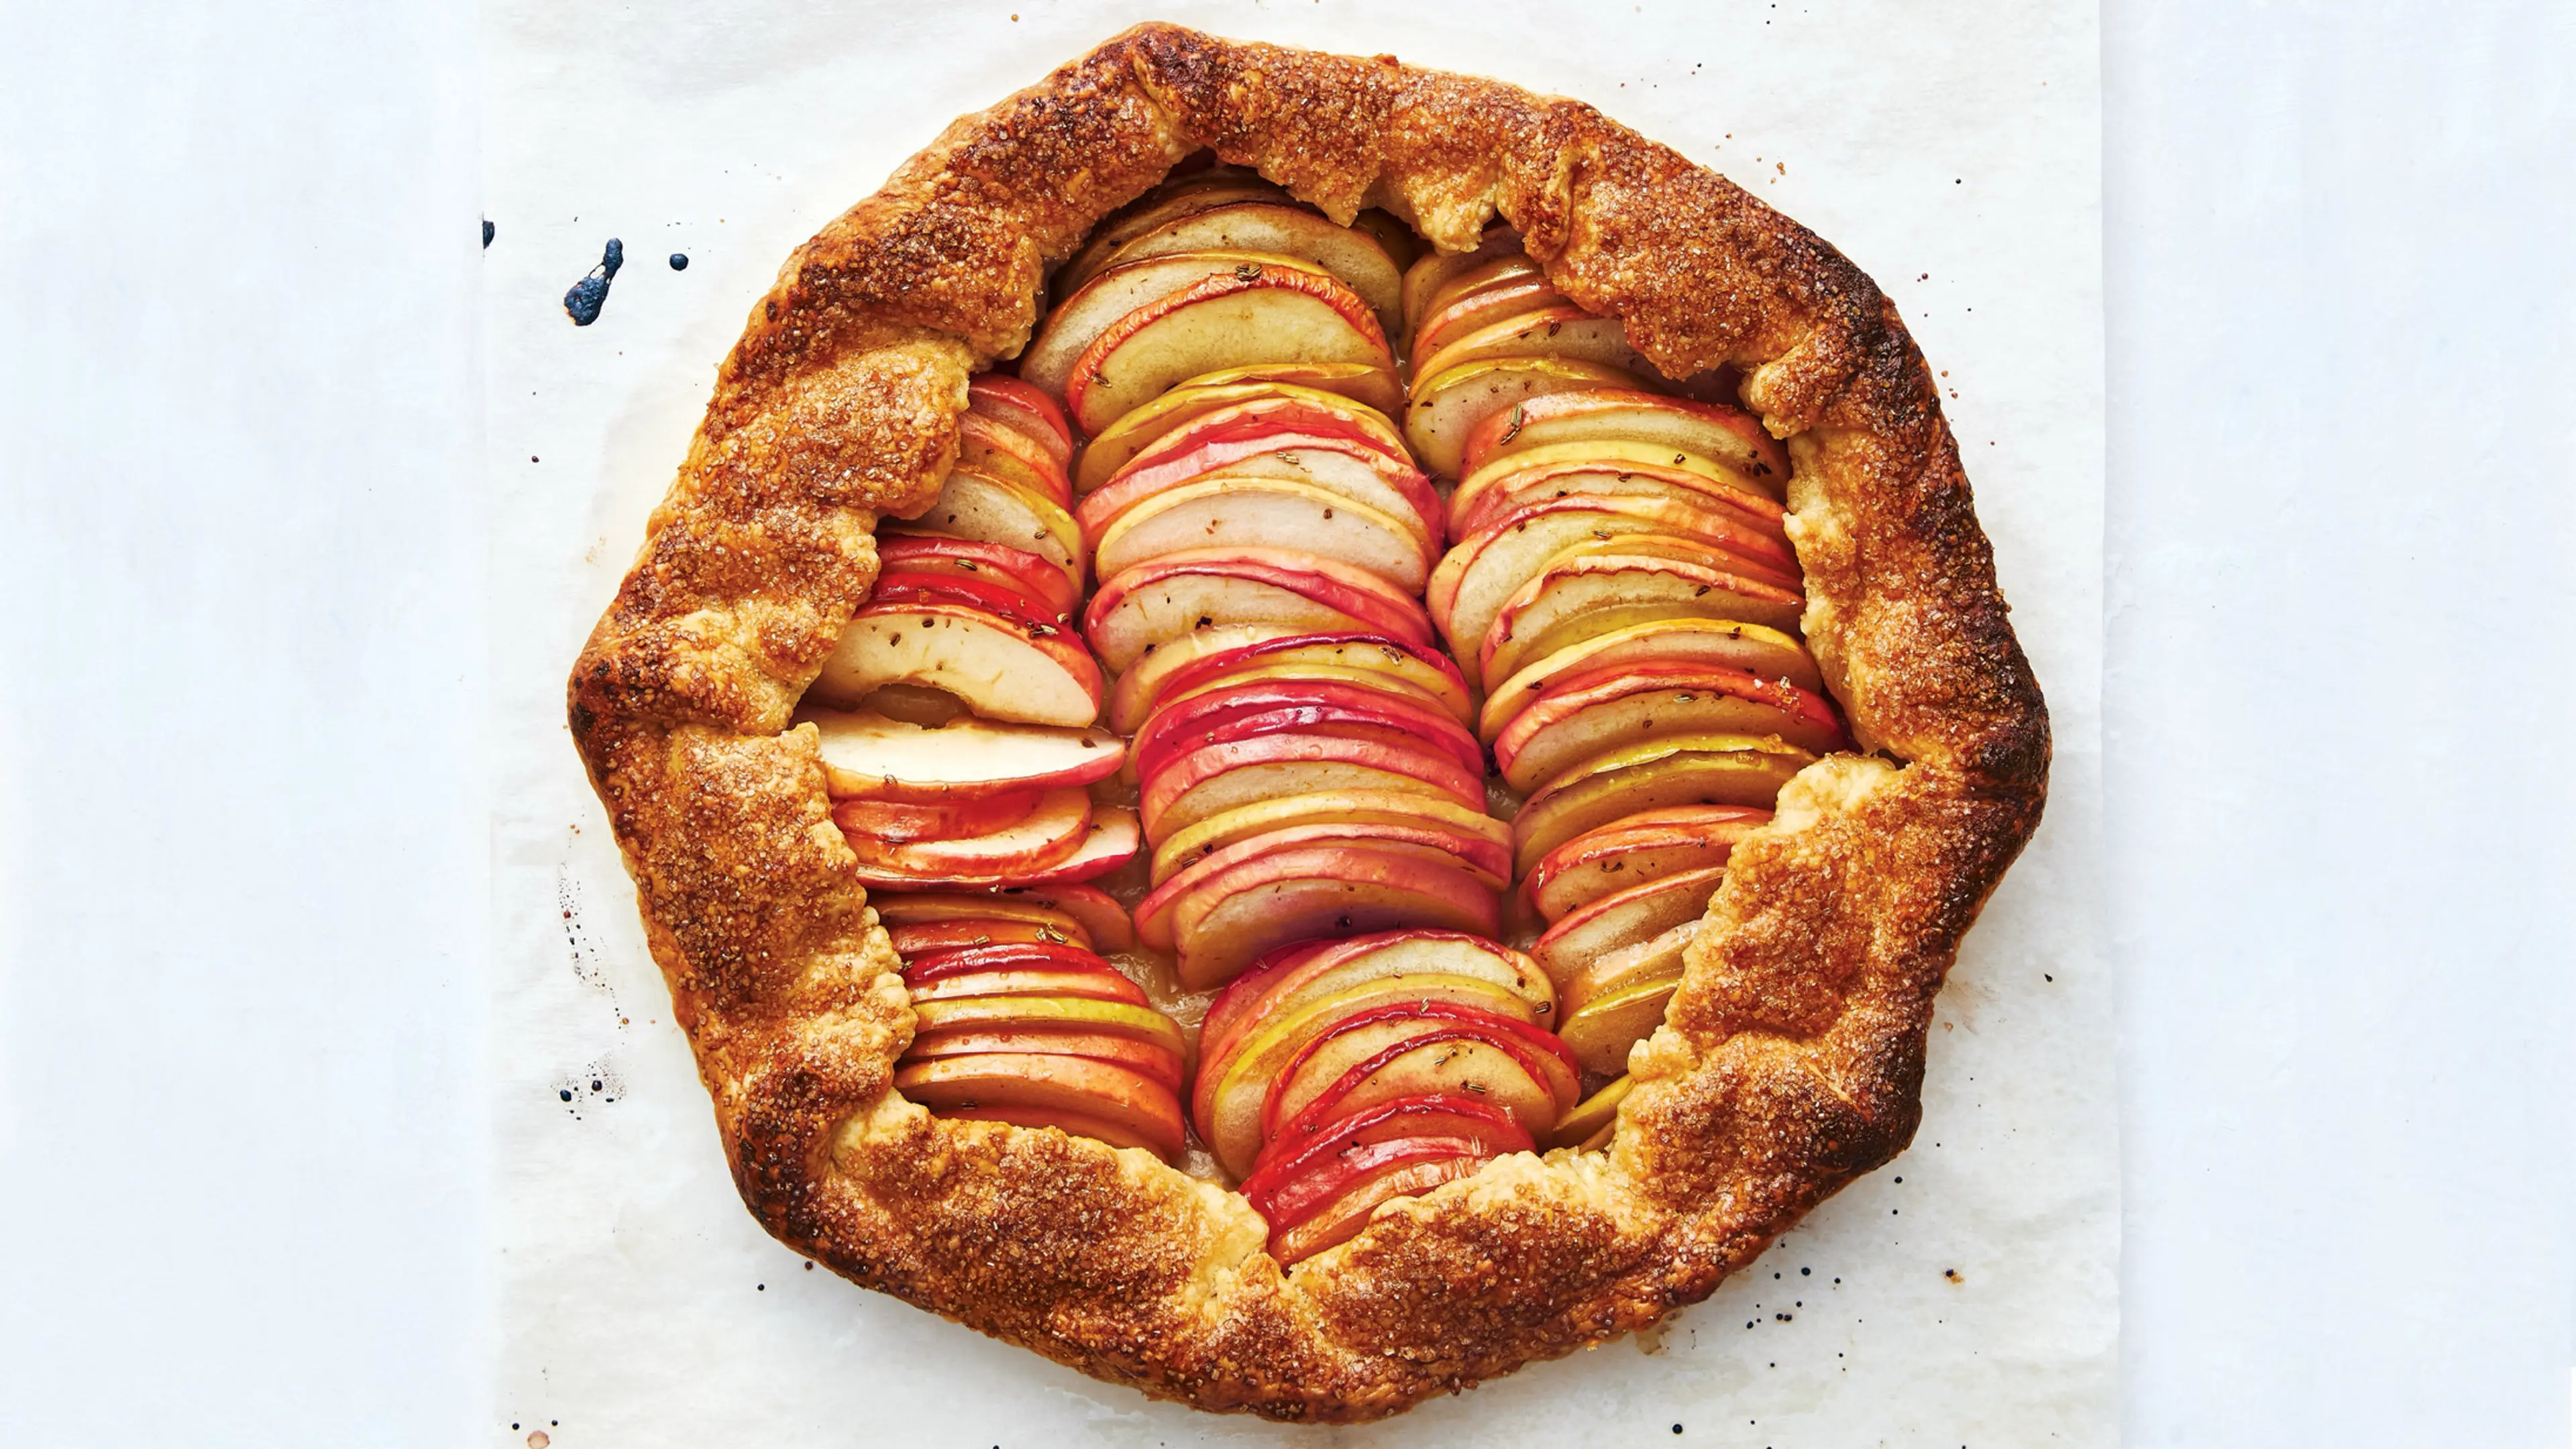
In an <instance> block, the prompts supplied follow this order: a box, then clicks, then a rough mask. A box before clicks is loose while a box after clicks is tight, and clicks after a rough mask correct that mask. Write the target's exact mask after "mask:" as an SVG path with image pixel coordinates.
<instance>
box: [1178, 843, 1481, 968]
mask: <svg viewBox="0 0 2576 1449" xmlns="http://www.w3.org/2000/svg"><path fill="white" fill-rule="evenodd" d="M1410 927H1429V928H1431V929H1434V930H1447V931H1473V932H1477V933H1480V934H1485V935H1492V934H1495V933H1498V932H1499V931H1500V930H1501V928H1502V912H1501V909H1500V907H1499V905H1498V904H1497V902H1496V900H1495V897H1494V893H1493V892H1492V891H1491V890H1489V889H1487V888H1486V887H1485V886H1484V885H1483V884H1482V883H1481V882H1479V881H1478V880H1477V879H1476V877H1475V876H1474V875H1472V874H1470V873H1469V872H1468V871H1467V870H1466V869H1464V868H1463V867H1461V866H1458V865H1454V864H1446V863H1443V862H1442V861H1441V860H1439V859H1437V858H1434V853H1433V852H1430V851H1422V852H1418V853H1417V852H1403V851H1398V850H1395V849H1391V848H1389V847H1387V846H1384V845H1375V844H1340V845H1320V846H1291V847H1288V848H1285V849H1281V850H1273V851H1267V852H1264V853H1262V854H1259V855H1257V856H1255V857H1254V858H1252V859H1250V860H1246V861H1244V862H1242V863H1241V864H1239V865H1236V866H1234V867H1232V868H1230V869H1227V870H1224V871H1220V872H1218V873H1216V874H1214V875H1211V876H1209V877H1207V878H1206V879H1205V880H1204V881H1202V882H1200V884H1199V885H1198V888H1197V889H1195V890H1193V891H1191V892H1190V893H1189V894H1188V895H1186V896H1183V897H1182V898H1181V899H1180V900H1179V901H1178V902H1177V903H1176V904H1174V905H1173V907H1172V940H1173V943H1174V946H1175V949H1176V950H1177V952H1178V954H1179V956H1180V968H1179V969H1180V979H1181V984H1182V985H1183V986H1184V987H1186V988H1188V989H1190V990H1193V991H1205V990H1207V989H1209V988H1211V987H1214V986H1216V985H1219V984H1220V983H1222V982H1225V981H1228V980H1231V979H1232V978H1233V977H1235V976H1236V975H1237V974H1239V973H1240V972H1241V971H1242V970H1243V969H1244V968H1245V967H1246V966H1249V965H1251V964H1252V963H1253V962H1254V961H1256V960H1258V959H1259V958H1260V957H1261V956H1262V955H1263V954H1265V953H1266V952H1268V951H1270V950H1272V949H1274V948H1276V947H1278V946H1282V945H1285V944H1287V943H1288V942H1290V941H1296V940H1303V939H1306V938H1309V937H1314V936H1329V935H1336V934H1340V935H1349V934H1356V933H1363V932H1368V931H1383V930H1392V929H1402V928H1410Z"/></svg>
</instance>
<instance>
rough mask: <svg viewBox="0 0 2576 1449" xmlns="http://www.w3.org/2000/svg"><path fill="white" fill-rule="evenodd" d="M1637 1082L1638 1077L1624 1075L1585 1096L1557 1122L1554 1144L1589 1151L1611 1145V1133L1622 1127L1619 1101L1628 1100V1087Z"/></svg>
mask: <svg viewBox="0 0 2576 1449" xmlns="http://www.w3.org/2000/svg"><path fill="white" fill-rule="evenodd" d="M1635 1085H1636V1079H1635V1078H1634V1077H1621V1078H1620V1079H1619V1080H1617V1081H1615V1082H1612V1083H1611V1084H1610V1085H1608V1086H1606V1087H1603V1088H1602V1089H1601V1090H1600V1091H1597V1092H1595V1093H1593V1094H1592V1095H1591V1096H1589V1097H1586V1098H1584V1099H1583V1101H1582V1102H1581V1103H1580V1104H1579V1105H1577V1106H1576V1107H1575V1109H1574V1110H1573V1111H1571V1112H1568V1113H1566V1114H1565V1119H1564V1120H1563V1121H1561V1122H1559V1123H1557V1124H1556V1142H1555V1144H1554V1145H1555V1146H1558V1147H1573V1148H1579V1149H1581V1150H1583V1151H1585V1152H1590V1151H1592V1150H1594V1149H1595V1148H1601V1147H1607V1146H1609V1145H1610V1136H1611V1134H1612V1133H1614V1132H1616V1131H1618V1130H1619V1104H1620V1103H1622V1102H1624V1101H1626V1100H1628V1089H1629V1088H1631V1087H1633V1086H1635Z"/></svg>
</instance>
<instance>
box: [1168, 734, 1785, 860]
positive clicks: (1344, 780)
mask: <svg viewBox="0 0 2576 1449" xmlns="http://www.w3.org/2000/svg"><path fill="white" fill-rule="evenodd" d="M1370 789H1392V790H1410V791H1413V792H1415V793H1417V794H1425V795H1432V796H1436V797H1445V798H1447V799H1450V800H1454V801H1456V802H1457V803H1459V804H1460V805H1464V806H1468V807H1470V808H1473V807H1475V806H1478V805H1481V804H1483V803H1484V799H1485V779H1484V776H1483V775H1482V774H1481V773H1476V772H1471V771H1469V770H1466V769H1464V768H1462V767H1461V766H1460V765H1459V763H1458V760H1457V758H1456V757H1455V756H1453V755H1450V754H1447V753H1445V752H1443V751H1440V750H1436V749H1432V748H1428V747H1423V746H1417V745H1412V744H1405V743H1396V742H1390V741H1386V740H1369V739H1340V738H1336V737H1334V736H1331V735H1303V734H1275V735H1262V736H1259V737H1257V738H1253V739H1248V740H1229V741H1222V742H1219V743H1217V744H1212V745H1202V746H1199V747H1198V748H1196V749H1193V750H1190V751H1188V752H1186V753H1184V754H1180V755H1177V756H1175V757H1173V759H1172V760H1171V762H1170V763H1169V764H1166V765H1165V766H1163V767H1162V768H1161V769H1160V770H1157V771H1156V772H1155V773H1154V774H1153V775H1152V776H1151V777H1149V778H1147V779H1146V780H1145V782H1144V788H1143V790H1141V791H1140V792H1139V794H1138V800H1139V805H1138V808H1139V810H1140V811H1141V812H1142V814H1143V816H1144V819H1145V822H1146V826H1145V828H1146V833H1147V834H1148V835H1149V836H1150V837H1151V838H1152V839H1153V840H1154V842H1155V843H1156V844H1160V843H1161V842H1163V841H1164V840H1166V839H1169V838H1170V837H1171V836H1173V835H1174V834H1177V833H1178V832H1180V831H1183V830H1186V829H1188V828H1189V827H1190V826H1192V825H1195V824H1197V823H1198V822H1199V821H1202V820H1205V819H1207V818H1208V817H1209V816H1211V815H1216V814H1218V813H1220V812H1223V811H1227V810H1232V809H1234V808H1236V807H1238V806H1242V805H1248V804H1251V803H1253V802H1254V801H1257V800H1269V799H1275V798H1277V797H1279V796H1282V795H1304V794H1311V793H1313V792H1315V791H1319V790H1370ZM1764 803H1768V802H1764Z"/></svg>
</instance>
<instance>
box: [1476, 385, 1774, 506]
mask: <svg viewBox="0 0 2576 1449" xmlns="http://www.w3.org/2000/svg"><path fill="white" fill-rule="evenodd" d="M1563 443H1610V444H1617V443H1635V444H1642V445H1644V446H1646V447H1649V448H1654V449H1660V450H1662V451H1664V452H1668V453H1680V454H1687V455H1692V456H1696V457H1700V458H1706V459H1712V460H1714V461H1716V462H1718V463H1721V464H1723V465H1725V466H1726V467H1728V468H1730V469H1733V470H1734V471H1735V472H1736V473H1738V474H1739V475H1741V476H1743V477H1746V478H1749V479H1751V480H1753V481H1754V482H1755V483H1757V484H1758V485H1760V486H1761V487H1762V489H1763V491H1765V492H1767V493H1769V494H1770V495H1771V496H1772V497H1774V498H1777V497H1779V496H1781V493H1782V491H1783V490H1784V489H1785V488H1786V487H1787V486H1788V481H1789V452H1788V449H1786V448H1784V447H1782V446H1781V445H1780V442H1779V440H1778V439H1776V438H1774V437H1772V436H1771V434H1770V433H1769V432H1768V431H1766V430H1765V429H1764V428H1763V426H1762V423H1761V421H1760V420H1759V419H1757V418H1755V417H1754V416H1753V415H1752V414H1751V413H1748V412H1746V411H1744V410H1743V409H1742V408H1737V407H1729V406H1727V405H1726V404H1724V403H1714V402H1694V401H1692V400H1691V399H1689V398H1677V397H1662V396H1658V395H1657V394H1654V393H1647V392H1635V391H1631V390H1627V389H1620V388H1604V389H1598V390H1593V391H1570V392H1560V393H1554V394H1551V395H1549V396H1547V397H1542V398H1532V399H1530V400H1529V401H1527V402H1525V403H1522V404H1520V405H1519V406H1518V408H1517V409H1515V410H1514V411H1513V412H1511V413H1506V414H1499V415H1496V416H1493V417H1488V418H1486V419H1484V420H1483V421H1482V422H1481V423H1479V424H1478V426H1477V429H1476V431H1475V432H1474V433H1472V434H1470V435H1469V436H1468V439H1467V444H1466V448H1465V450H1464V453H1463V455H1462V456H1461V458H1460V463H1461V466H1463V467H1465V468H1466V469H1468V470H1469V471H1473V470H1475V469H1479V468H1482V467H1484V466H1486V465H1487V464H1488V463H1491V462H1493V461H1494V460H1495V459H1497V458H1500V457H1503V456H1505V455H1507V454H1510V453H1515V452H1526V451H1529V450H1531V449H1537V448H1547V447H1552V446H1554V445H1557V444H1563Z"/></svg>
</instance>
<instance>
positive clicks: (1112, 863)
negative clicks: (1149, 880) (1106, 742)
mask: <svg viewBox="0 0 2576 1449" xmlns="http://www.w3.org/2000/svg"><path fill="white" fill-rule="evenodd" d="M1140 842H1141V836H1140V835H1139V833H1138V831H1137V828H1136V814H1135V812H1134V811H1132V810H1124V809H1120V808H1118V807H1115V806H1101V807H1099V808H1097V809H1094V810H1093V811H1092V814H1091V823H1090V825H1089V826H1088V827H1087V828H1086V832H1085V834H1084V835H1083V836H1082V838H1081V839H1080V840H1078V841H1076V842H1075V844H1074V848H1073V849H1072V850H1071V851H1070V852H1067V853H1065V854H1063V855H1060V856H1057V857H1055V858H1052V859H1048V860H1041V861H1035V862H1030V863H1027V864H1021V865H1012V866H1008V867H1004V868H1001V869H995V870H974V871H951V872H948V873H946V874H943V875H927V874H922V873H920V872H918V871H915V870H910V869H902V870H897V869H888V868H886V867H884V866H882V865H878V864H876V863H875V862H872V861H869V860H867V859H864V858H862V859H861V860H860V861H859V862H858V864H857V868H856V870H855V871H854V872H853V873H854V874H855V875H856V876H857V877H858V881H859V884H861V885H864V886H868V887H870V888H871V889H874V888H878V887H893V888H895V889H906V888H915V889H925V890H932V889H952V888H957V887H966V888H977V889H983V888H991V887H996V886H1013V885H1056V884H1062V883H1066V882H1073V881H1087V880H1093V879H1096V878H1098V877H1100V876H1104V875H1107V874H1108V873H1109V872H1111V871H1113V870H1116V869H1118V868H1119V867H1120V866H1122V865H1125V864H1126V863H1127V861H1128V860H1129V858H1131V857H1132V856H1134V855H1135V854H1136V847H1137V846H1138V844H1139V843H1140Z"/></svg>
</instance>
